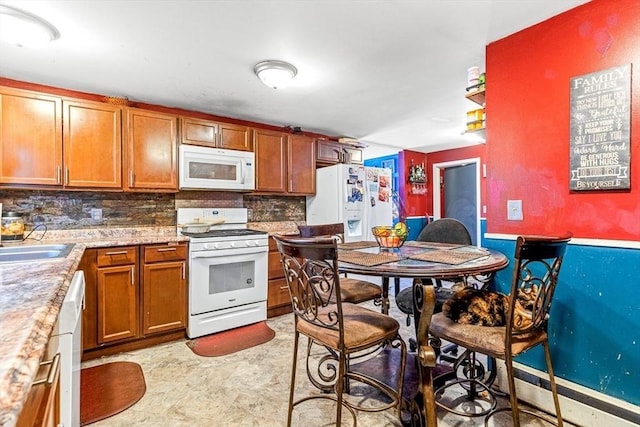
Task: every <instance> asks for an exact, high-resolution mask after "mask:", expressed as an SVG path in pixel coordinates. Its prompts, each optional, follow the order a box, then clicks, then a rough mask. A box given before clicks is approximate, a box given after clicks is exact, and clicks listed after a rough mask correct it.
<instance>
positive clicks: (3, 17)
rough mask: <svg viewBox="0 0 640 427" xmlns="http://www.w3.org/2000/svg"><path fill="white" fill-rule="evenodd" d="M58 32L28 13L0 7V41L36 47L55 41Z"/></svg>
mask: <svg viewBox="0 0 640 427" xmlns="http://www.w3.org/2000/svg"><path fill="white" fill-rule="evenodd" d="M59 37H60V32H59V31H58V29H57V28H56V27H54V26H53V25H51V24H50V23H49V22H47V21H45V20H44V19H42V18H40V17H39V16H37V15H34V14H32V13H29V12H25V11H23V10H20V9H16V8H13V7H10V6H6V5H0V40H2V41H3V42H7V43H11V44H15V45H17V46H21V47H38V46H43V45H46V44H47V43H49V42H51V41H53V40H56V39H57V38H59Z"/></svg>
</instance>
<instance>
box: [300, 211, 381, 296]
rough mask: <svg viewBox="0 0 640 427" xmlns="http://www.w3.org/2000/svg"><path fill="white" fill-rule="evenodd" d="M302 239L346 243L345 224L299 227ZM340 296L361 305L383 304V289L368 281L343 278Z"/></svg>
mask: <svg viewBox="0 0 640 427" xmlns="http://www.w3.org/2000/svg"><path fill="white" fill-rule="evenodd" d="M298 229H299V230H300V236H301V237H335V238H336V239H338V243H343V242H344V224H343V223H335V224H319V225H299V226H298ZM340 295H341V297H342V301H343V302H350V303H353V304H360V303H362V302H366V301H373V302H374V304H375V305H382V307H383V308H384V305H383V304H382V287H380V286H379V285H376V284H375V283H371V282H369V281H366V280H361V279H356V278H352V277H343V278H342V279H341V280H340Z"/></svg>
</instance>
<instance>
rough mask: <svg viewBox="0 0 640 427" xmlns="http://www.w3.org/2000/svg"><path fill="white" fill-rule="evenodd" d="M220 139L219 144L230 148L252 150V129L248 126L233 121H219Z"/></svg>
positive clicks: (221, 146)
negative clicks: (235, 123) (232, 122)
mask: <svg viewBox="0 0 640 427" xmlns="http://www.w3.org/2000/svg"><path fill="white" fill-rule="evenodd" d="M218 132H219V133H220V139H219V144H218V146H219V147H220V148H226V149H229V150H240V151H252V150H253V144H252V143H251V129H250V128H248V127H247V126H241V125H234V124H231V123H219V127H218Z"/></svg>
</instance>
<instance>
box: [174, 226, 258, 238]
mask: <svg viewBox="0 0 640 427" xmlns="http://www.w3.org/2000/svg"><path fill="white" fill-rule="evenodd" d="M260 234H263V235H264V234H267V233H265V232H264V231H258V230H251V229H248V228H238V229H229V230H210V231H205V232H203V233H189V232H184V231H183V232H182V235H183V236H188V237H193V238H203V237H232V236H254V235H260Z"/></svg>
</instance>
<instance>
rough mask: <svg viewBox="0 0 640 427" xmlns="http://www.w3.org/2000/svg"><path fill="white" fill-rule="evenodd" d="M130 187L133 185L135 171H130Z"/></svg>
mask: <svg viewBox="0 0 640 427" xmlns="http://www.w3.org/2000/svg"><path fill="white" fill-rule="evenodd" d="M129 187H133V171H131V172H129Z"/></svg>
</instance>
